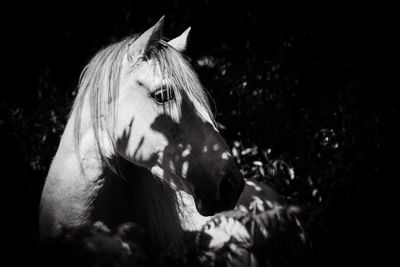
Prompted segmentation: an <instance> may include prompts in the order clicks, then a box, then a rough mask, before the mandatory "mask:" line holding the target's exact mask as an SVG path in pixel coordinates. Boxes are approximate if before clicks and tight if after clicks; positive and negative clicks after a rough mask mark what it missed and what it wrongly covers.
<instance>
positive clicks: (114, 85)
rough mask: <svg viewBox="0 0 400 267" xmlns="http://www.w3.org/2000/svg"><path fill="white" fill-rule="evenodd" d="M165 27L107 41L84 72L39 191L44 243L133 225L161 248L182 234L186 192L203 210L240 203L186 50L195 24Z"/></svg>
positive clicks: (237, 180)
mask: <svg viewBox="0 0 400 267" xmlns="http://www.w3.org/2000/svg"><path fill="white" fill-rule="evenodd" d="M163 25H164V17H162V18H161V19H160V20H159V21H158V22H157V23H156V24H155V25H154V26H152V27H151V28H149V29H148V30H146V31H144V32H143V33H142V34H135V35H133V36H129V37H126V38H125V39H123V40H121V41H119V42H116V43H114V44H111V45H109V46H107V47H105V48H104V49H102V50H101V51H99V52H98V53H97V54H96V55H95V56H94V57H93V58H92V59H91V60H90V62H89V63H88V65H87V66H86V67H85V68H84V70H83V71H82V74H81V76H80V80H79V85H78V93H77V96H76V98H75V100H74V103H73V106H72V109H71V112H70V115H69V119H68V121H67V124H66V126H65V129H64V132H63V134H62V136H61V140H60V143H59V146H58V149H57V152H56V154H55V156H54V158H53V160H52V163H51V165H50V168H49V172H48V175H47V177H46V180H45V184H44V187H43V191H42V195H41V200H40V208H39V209H40V212H39V213H40V214H39V236H40V239H41V243H42V244H45V243H47V242H50V240H54V239H57V238H59V237H60V236H62V233H63V231H64V229H67V228H73V227H79V226H81V225H85V224H89V223H92V222H96V221H101V222H103V223H104V224H106V225H108V226H109V227H110V228H112V227H116V226H117V225H120V224H121V223H125V222H130V221H133V222H137V223H138V224H139V225H140V226H142V227H143V228H144V230H145V232H146V234H147V236H148V239H149V243H151V244H152V248H153V249H154V250H155V251H157V250H160V249H163V248H165V247H167V246H169V245H170V244H171V243H173V242H179V240H180V239H181V238H182V231H183V227H182V218H183V217H184V216H183V215H182V214H181V213H182V210H184V203H183V202H182V201H180V200H179V195H180V193H182V194H183V193H184V194H187V195H189V196H191V197H192V198H193V201H194V206H195V210H196V213H198V214H199V215H201V216H205V217H207V216H211V215H213V214H215V213H218V212H221V211H224V210H229V209H232V208H234V207H235V204H236V202H237V200H238V198H239V196H240V195H241V193H242V191H243V188H244V179H243V177H242V175H241V173H240V171H239V170H238V167H237V165H236V163H235V161H234V159H233V157H232V154H231V153H230V149H229V146H228V145H227V143H226V142H225V140H224V139H223V137H222V136H221V134H220V133H219V131H218V129H217V126H216V122H215V119H214V116H213V114H212V111H211V108H210V104H209V101H208V98H207V93H206V91H205V89H204V88H203V87H202V85H201V83H200V81H199V78H198V77H197V75H196V73H195V72H194V70H193V69H192V67H191V65H190V64H189V62H188V61H187V60H186V59H185V57H184V55H183V52H184V50H185V48H186V44H187V40H188V34H189V31H190V27H189V28H188V29H187V30H185V31H184V32H183V33H182V34H181V35H180V36H178V37H176V38H174V39H172V40H170V41H168V40H166V39H165V38H163V36H162V28H163ZM182 205H183V206H182Z"/></svg>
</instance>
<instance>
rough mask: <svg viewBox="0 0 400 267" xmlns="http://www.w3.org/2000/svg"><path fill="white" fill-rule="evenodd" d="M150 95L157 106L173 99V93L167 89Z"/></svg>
mask: <svg viewBox="0 0 400 267" xmlns="http://www.w3.org/2000/svg"><path fill="white" fill-rule="evenodd" d="M150 95H151V97H152V98H153V99H154V100H155V101H156V102H157V103H158V104H165V103H167V102H169V101H171V100H173V99H174V98H175V94H174V91H172V90H168V89H167V88H161V89H158V90H156V91H154V92H152V93H151V94H150Z"/></svg>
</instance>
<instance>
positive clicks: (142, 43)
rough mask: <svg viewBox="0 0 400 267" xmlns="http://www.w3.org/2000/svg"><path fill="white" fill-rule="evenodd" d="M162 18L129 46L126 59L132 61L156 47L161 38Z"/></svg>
mask: <svg viewBox="0 0 400 267" xmlns="http://www.w3.org/2000/svg"><path fill="white" fill-rule="evenodd" d="M163 27H164V16H162V17H161V18H160V19H159V21H158V22H157V23H156V24H155V25H154V26H153V27H151V28H150V29H148V30H147V31H145V32H144V33H143V34H142V35H140V36H139V37H138V38H137V39H136V40H134V41H133V42H132V43H130V44H129V50H128V58H129V59H134V58H137V57H138V56H139V55H141V54H143V53H145V52H146V51H147V50H148V49H150V48H151V47H152V46H154V45H156V44H157V43H158V41H159V40H160V39H161V37H162V30H163Z"/></svg>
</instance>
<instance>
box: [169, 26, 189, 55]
mask: <svg viewBox="0 0 400 267" xmlns="http://www.w3.org/2000/svg"><path fill="white" fill-rule="evenodd" d="M190 29H191V28H190V27H189V28H187V29H186V30H185V31H184V32H183V33H182V34H181V35H179V36H178V37H176V38H174V39H172V40H171V41H169V42H168V43H169V44H170V45H171V46H172V47H173V48H175V49H176V50H178V51H179V52H183V51H185V49H186V45H187V40H188V36H189V32H190Z"/></svg>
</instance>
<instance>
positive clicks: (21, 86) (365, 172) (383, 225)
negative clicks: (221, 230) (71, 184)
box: [0, 0, 400, 265]
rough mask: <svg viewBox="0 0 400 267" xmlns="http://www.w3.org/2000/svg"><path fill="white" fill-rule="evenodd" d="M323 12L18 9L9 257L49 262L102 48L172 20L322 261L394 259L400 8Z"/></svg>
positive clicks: (1, 108) (242, 145) (244, 166)
mask: <svg viewBox="0 0 400 267" xmlns="http://www.w3.org/2000/svg"><path fill="white" fill-rule="evenodd" d="M312 8H313V7H304V6H302V7H301V8H300V7H297V6H296V7H290V8H289V7H283V6H279V5H277V4H275V3H274V2H267V3H266V4H264V5H261V3H257V2H254V1H244V2H239V1H233V0H232V1H227V0H226V1H206V0H203V1H169V2H168V4H167V3H165V2H164V1H145V3H141V4H137V3H134V2H133V1H132V2H131V3H130V4H125V5H118V6H109V3H108V4H106V3H98V4H97V6H91V7H87V6H73V5H63V4H52V5H50V6H49V5H35V6H25V5H22V4H21V6H14V7H10V8H4V10H3V12H4V13H6V14H5V15H8V16H7V18H6V19H4V17H3V19H4V22H3V23H2V24H3V28H4V31H2V35H3V38H2V39H3V44H5V45H6V49H4V50H3V52H2V56H1V57H2V59H3V61H2V63H3V64H2V65H3V69H6V71H4V72H3V75H4V76H3V86H2V89H1V98H0V114H1V117H0V136H1V139H0V146H1V154H2V155H1V165H2V172H3V175H2V178H3V179H2V182H3V185H2V187H1V188H2V196H3V197H4V201H3V212H2V214H3V216H2V221H3V223H5V226H4V228H3V230H4V231H5V236H6V237H7V238H6V239H5V240H4V241H3V242H6V243H7V247H8V248H9V249H10V251H11V252H12V254H9V255H17V256H16V257H15V258H14V260H15V261H16V262H19V261H20V260H22V259H24V260H25V259H26V258H30V257H34V255H35V251H36V237H37V211H38V201H39V197H40V192H41V188H42V185H43V182H44V179H45V177H46V173H47V170H48V167H49V164H50V162H51V159H52V157H53V155H54V153H55V151H56V149H57V146H58V142H59V138H60V135H61V134H62V130H63V127H64V125H65V123H66V118H67V115H68V112H69V108H70V106H71V103H72V101H73V99H74V95H75V93H76V86H77V82H78V79H79V74H80V72H81V70H82V69H83V67H84V66H85V64H87V63H88V61H89V60H90V58H91V57H92V56H93V55H94V54H95V53H96V52H97V51H98V50H99V49H100V48H102V47H104V46H106V45H108V44H110V43H111V42H114V41H118V40H119V39H120V38H122V37H125V36H127V35H129V34H132V33H136V32H141V31H144V30H146V29H147V28H148V27H150V26H152V25H153V24H154V23H155V22H156V21H157V20H158V19H159V18H160V17H161V16H162V15H165V16H166V23H165V28H164V34H165V36H166V37H169V38H173V37H175V36H177V35H179V34H180V33H181V32H182V31H184V30H185V29H186V28H187V27H188V26H191V27H192V32H191V37H190V43H189V47H188V51H187V53H186V55H187V56H188V58H189V60H190V61H191V62H192V64H193V66H194V68H195V69H196V71H197V72H198V73H199V76H200V80H201V81H202V83H203V84H204V85H205V87H206V88H207V90H208V91H209V92H210V93H211V96H212V97H213V99H214V101H215V103H216V108H214V111H215V114H216V119H217V121H218V122H219V123H220V124H221V132H222V134H223V136H224V137H225V138H226V139H227V141H228V143H229V144H230V145H232V146H233V147H236V149H237V150H238V151H239V153H240V155H241V156H240V157H238V158H237V159H238V162H239V165H240V167H241V170H242V171H243V173H245V176H246V177H247V178H252V179H257V180H261V181H264V182H266V183H268V184H270V185H272V186H273V187H275V188H276V189H277V190H278V191H279V192H280V193H281V194H282V195H284V196H285V198H286V199H287V201H288V202H289V203H294V204H298V205H302V206H305V207H307V208H306V209H307V210H308V211H309V213H308V214H307V216H306V225H307V230H308V232H309V234H310V237H311V239H312V241H313V246H314V249H315V258H316V259H317V262H320V263H321V265H336V264H346V263H355V264H361V263H370V262H376V263H378V264H382V263H383V262H386V261H388V259H389V257H390V256H391V255H392V253H393V248H392V249H390V248H389V247H391V246H389V244H391V243H390V242H391V241H392V240H397V239H396V238H395V235H394V233H395V229H396V228H395V227H394V225H395V223H394V219H393V218H394V216H393V215H394V214H396V213H397V207H396V206H395V205H394V204H395V203H397V202H396V200H395V198H396V193H395V188H396V187H395V184H394V181H395V179H396V178H397V176H398V175H397V176H396V173H395V167H396V163H397V159H398V156H396V154H395V153H398V150H397V144H398V141H397V139H398V136H399V135H398V133H399V132H398V126H397V125H398V104H397V102H398V98H397V97H396V91H397V90H399V88H400V87H399V65H398V63H399V51H398V48H399V42H398V40H397V37H398V34H399V30H398V27H396V23H395V20H394V16H393V14H392V12H391V10H392V11H393V10H394V9H393V8H391V7H385V6H383V5H382V6H379V7H377V6H374V5H370V6H365V5H364V6H356V7H349V6H346V5H342V6H327V7H319V10H318V12H317V11H313V9H312ZM310 25H311V26H310ZM254 161H261V162H262V163H263V165H262V167H263V168H262V170H261V168H260V167H258V165H254V164H253V163H254ZM290 169H293V170H294V172H295V177H294V178H293V179H291V178H290V175H289V172H288V170H290Z"/></svg>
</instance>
